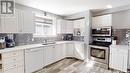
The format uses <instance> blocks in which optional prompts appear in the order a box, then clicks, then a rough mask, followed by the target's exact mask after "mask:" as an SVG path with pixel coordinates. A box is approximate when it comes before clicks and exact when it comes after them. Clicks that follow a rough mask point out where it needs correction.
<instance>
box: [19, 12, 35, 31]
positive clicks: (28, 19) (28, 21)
mask: <svg viewBox="0 0 130 73" xmlns="http://www.w3.org/2000/svg"><path fill="white" fill-rule="evenodd" d="M22 15H23V24H22V27H23V28H22V32H24V33H34V29H35V28H34V14H33V13H32V12H27V11H24V12H23V14H22Z"/></svg>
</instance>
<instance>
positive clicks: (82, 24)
mask: <svg viewBox="0 0 130 73" xmlns="http://www.w3.org/2000/svg"><path fill="white" fill-rule="evenodd" d="M74 28H85V19H79V20H74Z"/></svg>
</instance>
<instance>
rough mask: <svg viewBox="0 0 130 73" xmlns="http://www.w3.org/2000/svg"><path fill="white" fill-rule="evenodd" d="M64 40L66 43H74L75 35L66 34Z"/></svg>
mask: <svg viewBox="0 0 130 73" xmlns="http://www.w3.org/2000/svg"><path fill="white" fill-rule="evenodd" d="M63 40H64V41H72V40H73V34H64V35H63Z"/></svg>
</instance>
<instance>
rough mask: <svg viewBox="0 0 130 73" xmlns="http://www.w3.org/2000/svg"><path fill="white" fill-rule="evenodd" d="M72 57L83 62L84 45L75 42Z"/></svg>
mask: <svg viewBox="0 0 130 73" xmlns="http://www.w3.org/2000/svg"><path fill="white" fill-rule="evenodd" d="M74 55H75V58H78V59H81V60H84V59H85V57H84V43H80V42H76V43H75V44H74Z"/></svg>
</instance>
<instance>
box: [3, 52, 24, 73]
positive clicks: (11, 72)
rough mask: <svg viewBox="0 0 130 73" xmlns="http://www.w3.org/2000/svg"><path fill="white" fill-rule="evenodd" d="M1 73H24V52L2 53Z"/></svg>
mask: <svg viewBox="0 0 130 73" xmlns="http://www.w3.org/2000/svg"><path fill="white" fill-rule="evenodd" d="M2 72H3V73H24V51H23V50H19V51H14V52H7V53H2Z"/></svg>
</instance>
